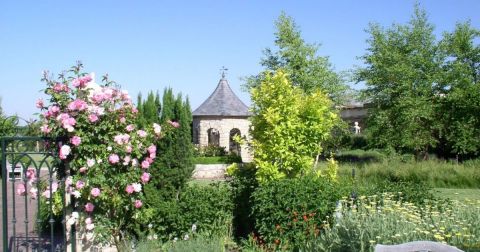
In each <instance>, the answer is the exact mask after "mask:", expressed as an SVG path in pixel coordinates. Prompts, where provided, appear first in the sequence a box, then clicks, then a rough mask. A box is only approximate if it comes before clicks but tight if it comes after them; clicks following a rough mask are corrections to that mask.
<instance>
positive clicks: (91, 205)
mask: <svg viewBox="0 0 480 252" xmlns="http://www.w3.org/2000/svg"><path fill="white" fill-rule="evenodd" d="M93 209H95V206H94V205H93V204H92V203H90V202H88V203H87V204H85V211H87V212H89V213H91V212H93Z"/></svg>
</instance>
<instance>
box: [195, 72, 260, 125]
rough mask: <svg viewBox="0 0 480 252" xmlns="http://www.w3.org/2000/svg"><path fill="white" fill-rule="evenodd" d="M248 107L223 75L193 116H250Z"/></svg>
mask: <svg viewBox="0 0 480 252" xmlns="http://www.w3.org/2000/svg"><path fill="white" fill-rule="evenodd" d="M250 115H251V113H250V112H249V111H248V107H247V106H246V105H245V104H244V103H243V102H242V101H241V100H240V99H239V98H238V97H237V96H236V95H235V93H234V92H233V91H232V89H231V88H230V86H229V85H228V81H227V79H225V77H222V78H221V79H220V81H219V82H218V86H217V88H216V89H215V91H213V93H212V94H211V95H210V96H209V97H208V99H207V100H206V101H204V102H203V103H202V105H200V107H198V108H197V109H195V111H193V116H250Z"/></svg>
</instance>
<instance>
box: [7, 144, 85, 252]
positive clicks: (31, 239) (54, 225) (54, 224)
mask: <svg viewBox="0 0 480 252" xmlns="http://www.w3.org/2000/svg"><path fill="white" fill-rule="evenodd" d="M0 140H1V168H2V173H1V174H2V186H1V188H2V226H3V228H2V248H3V251H66V250H67V229H66V221H65V216H66V214H67V210H68V209H67V208H68V206H67V203H66V197H65V177H66V172H67V171H68V169H67V168H68V167H67V166H68V164H67V163H65V162H61V161H60V160H59V159H57V157H58V155H57V154H56V153H52V152H50V151H49V150H50V149H52V148H49V147H50V146H52V145H57V144H58V143H59V142H61V140H60V139H50V138H43V137H2V138H0ZM53 149H55V148H53ZM32 178H33V179H32ZM69 237H75V229H74V227H72V229H71V230H69ZM74 243H75V239H72V246H71V249H69V250H71V251H75V244H74Z"/></svg>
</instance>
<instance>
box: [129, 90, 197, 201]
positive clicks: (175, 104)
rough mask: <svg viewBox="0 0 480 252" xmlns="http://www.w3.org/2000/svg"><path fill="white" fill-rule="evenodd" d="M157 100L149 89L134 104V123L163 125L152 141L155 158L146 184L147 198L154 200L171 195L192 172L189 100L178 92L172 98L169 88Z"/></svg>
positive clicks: (169, 197) (168, 198)
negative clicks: (145, 95)
mask: <svg viewBox="0 0 480 252" xmlns="http://www.w3.org/2000/svg"><path fill="white" fill-rule="evenodd" d="M161 101H162V102H160V97H159V94H158V93H157V94H156V95H154V94H153V93H152V92H150V93H149V94H148V96H147V99H146V100H145V101H142V98H141V96H140V95H139V98H138V103H139V104H141V105H139V106H138V107H139V108H138V110H139V114H140V115H141V116H140V119H139V120H138V123H139V124H142V123H152V122H156V123H159V124H162V125H163V127H164V128H166V130H164V133H163V138H162V139H160V140H159V141H158V143H156V145H157V156H158V158H157V161H156V162H155V163H154V164H152V167H151V171H152V178H151V181H150V183H149V185H147V186H146V192H147V197H148V198H149V199H152V200H154V201H158V200H157V198H159V197H160V198H161V199H163V200H170V199H172V198H175V197H176V195H177V194H178V192H179V191H180V190H181V189H182V188H183V187H184V186H185V184H186V182H187V181H188V180H189V179H190V177H191V174H192V171H193V163H192V158H193V148H192V142H191V141H192V139H191V122H192V115H191V110H190V105H189V101H188V99H185V100H184V99H183V97H182V95H181V94H178V95H177V96H176V97H175V96H174V95H173V91H172V89H171V88H169V89H165V90H164V92H163V96H162V100H161ZM175 123H178V125H176V124H175ZM177 126H178V127H177Z"/></svg>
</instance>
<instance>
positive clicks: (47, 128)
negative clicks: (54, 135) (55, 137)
mask: <svg viewBox="0 0 480 252" xmlns="http://www.w3.org/2000/svg"><path fill="white" fill-rule="evenodd" d="M40 131H41V132H42V133H45V134H48V133H50V132H51V131H52V130H51V129H50V128H49V127H48V124H44V125H42V126H40Z"/></svg>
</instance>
